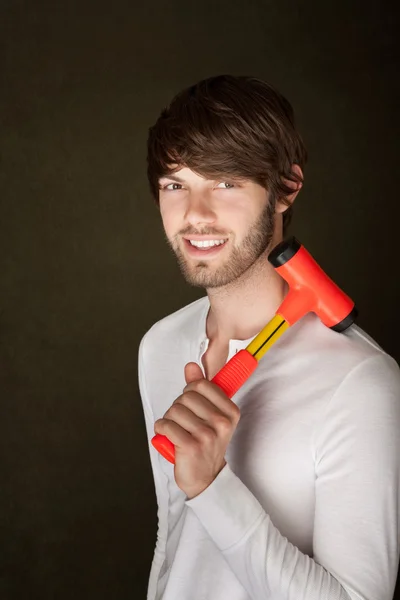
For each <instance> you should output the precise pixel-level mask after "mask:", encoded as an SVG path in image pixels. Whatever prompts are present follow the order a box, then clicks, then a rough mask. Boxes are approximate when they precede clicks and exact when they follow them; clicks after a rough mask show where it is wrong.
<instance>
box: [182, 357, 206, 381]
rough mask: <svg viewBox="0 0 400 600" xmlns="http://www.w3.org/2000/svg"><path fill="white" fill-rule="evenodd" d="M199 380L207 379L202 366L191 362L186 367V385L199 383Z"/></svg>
mask: <svg viewBox="0 0 400 600" xmlns="http://www.w3.org/2000/svg"><path fill="white" fill-rule="evenodd" d="M198 379H205V377H204V375H203V371H202V370H201V368H200V366H199V365H198V364H197V363H195V362H190V363H188V364H187V365H185V381H186V383H192V381H197V380H198Z"/></svg>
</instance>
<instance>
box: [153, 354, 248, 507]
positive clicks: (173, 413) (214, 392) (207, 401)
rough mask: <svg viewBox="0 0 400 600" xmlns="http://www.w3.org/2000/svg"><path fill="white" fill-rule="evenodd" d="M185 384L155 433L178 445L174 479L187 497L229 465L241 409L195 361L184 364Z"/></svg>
mask: <svg viewBox="0 0 400 600" xmlns="http://www.w3.org/2000/svg"><path fill="white" fill-rule="evenodd" d="M185 379H186V383H187V385H186V387H185V389H184V390H183V394H182V395H181V396H179V397H178V398H177V399H176V400H175V402H174V403H173V405H172V406H171V408H170V409H169V410H167V412H166V413H165V415H164V417H163V418H162V419H159V420H158V421H156V422H155V424H154V431H155V433H160V434H162V435H166V436H167V438H168V439H169V440H170V441H171V442H172V443H173V444H174V446H175V481H176V483H177V485H178V487H180V489H181V490H182V491H183V492H185V494H186V495H187V497H188V498H194V497H195V496H197V495H198V494H200V493H201V492H202V491H203V490H205V489H206V488H207V487H208V486H209V485H210V483H211V482H212V481H214V479H215V478H216V476H217V475H218V473H219V472H220V471H221V470H222V469H223V467H224V466H225V465H226V461H225V452H226V448H227V446H228V444H229V442H230V440H231V438H232V435H233V433H234V431H235V429H236V427H237V424H238V422H239V418H240V411H239V409H238V407H237V406H236V404H235V403H234V402H232V400H230V399H229V398H228V396H226V395H225V394H224V392H223V391H222V390H221V389H220V388H219V387H218V386H217V385H215V384H214V383H211V382H210V381H208V380H207V379H205V378H204V376H203V373H202V371H201V369H200V367H199V365H197V364H196V363H188V364H187V365H186V366H185Z"/></svg>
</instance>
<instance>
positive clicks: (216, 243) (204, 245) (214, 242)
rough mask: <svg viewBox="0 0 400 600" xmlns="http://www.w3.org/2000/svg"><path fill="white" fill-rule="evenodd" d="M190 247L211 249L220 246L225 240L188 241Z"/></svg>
mask: <svg viewBox="0 0 400 600" xmlns="http://www.w3.org/2000/svg"><path fill="white" fill-rule="evenodd" d="M189 241H190V243H191V244H192V246H196V248H211V247H212V246H220V245H221V244H224V243H225V240H202V241H195V240H189Z"/></svg>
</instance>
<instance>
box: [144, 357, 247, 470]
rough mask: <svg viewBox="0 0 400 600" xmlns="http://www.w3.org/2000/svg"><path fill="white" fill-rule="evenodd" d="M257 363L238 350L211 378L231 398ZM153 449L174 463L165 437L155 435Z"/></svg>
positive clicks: (173, 453) (173, 451) (173, 457)
mask: <svg viewBox="0 0 400 600" xmlns="http://www.w3.org/2000/svg"><path fill="white" fill-rule="evenodd" d="M257 365H258V361H257V359H256V358H254V356H253V355H252V354H250V352H248V351H247V350H240V351H239V352H238V353H237V354H235V355H234V356H232V358H231V359H230V360H229V361H228V362H227V363H226V365H224V366H223V367H222V369H221V370H220V371H218V373H217V374H216V375H215V376H214V377H213V378H212V380H211V381H212V383H215V384H216V385H217V386H218V387H219V388H220V389H221V390H222V391H223V392H224V393H225V394H226V395H227V396H228V398H232V396H234V395H235V394H236V392H237V391H238V389H239V388H241V387H242V385H243V384H244V382H245V381H247V379H248V378H249V377H250V375H251V374H252V373H253V371H255V370H256V368H257ZM151 443H152V444H153V446H154V448H155V449H156V450H157V451H158V452H159V453H160V454H161V455H162V456H163V457H164V458H165V459H166V460H168V461H169V462H170V463H172V464H174V463H175V447H174V445H173V443H172V442H171V441H170V440H169V439H168V438H167V437H166V436H165V435H160V434H159V433H157V435H155V436H154V437H153V439H152V440H151Z"/></svg>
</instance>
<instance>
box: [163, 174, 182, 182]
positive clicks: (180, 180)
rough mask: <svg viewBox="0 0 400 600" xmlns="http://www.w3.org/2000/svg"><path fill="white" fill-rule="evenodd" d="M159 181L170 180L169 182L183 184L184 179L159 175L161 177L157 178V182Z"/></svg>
mask: <svg viewBox="0 0 400 600" xmlns="http://www.w3.org/2000/svg"><path fill="white" fill-rule="evenodd" d="M161 179H171V181H177V182H178V183H184V179H181V177H178V176H177V175H161V177H160V178H159V181H161Z"/></svg>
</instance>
